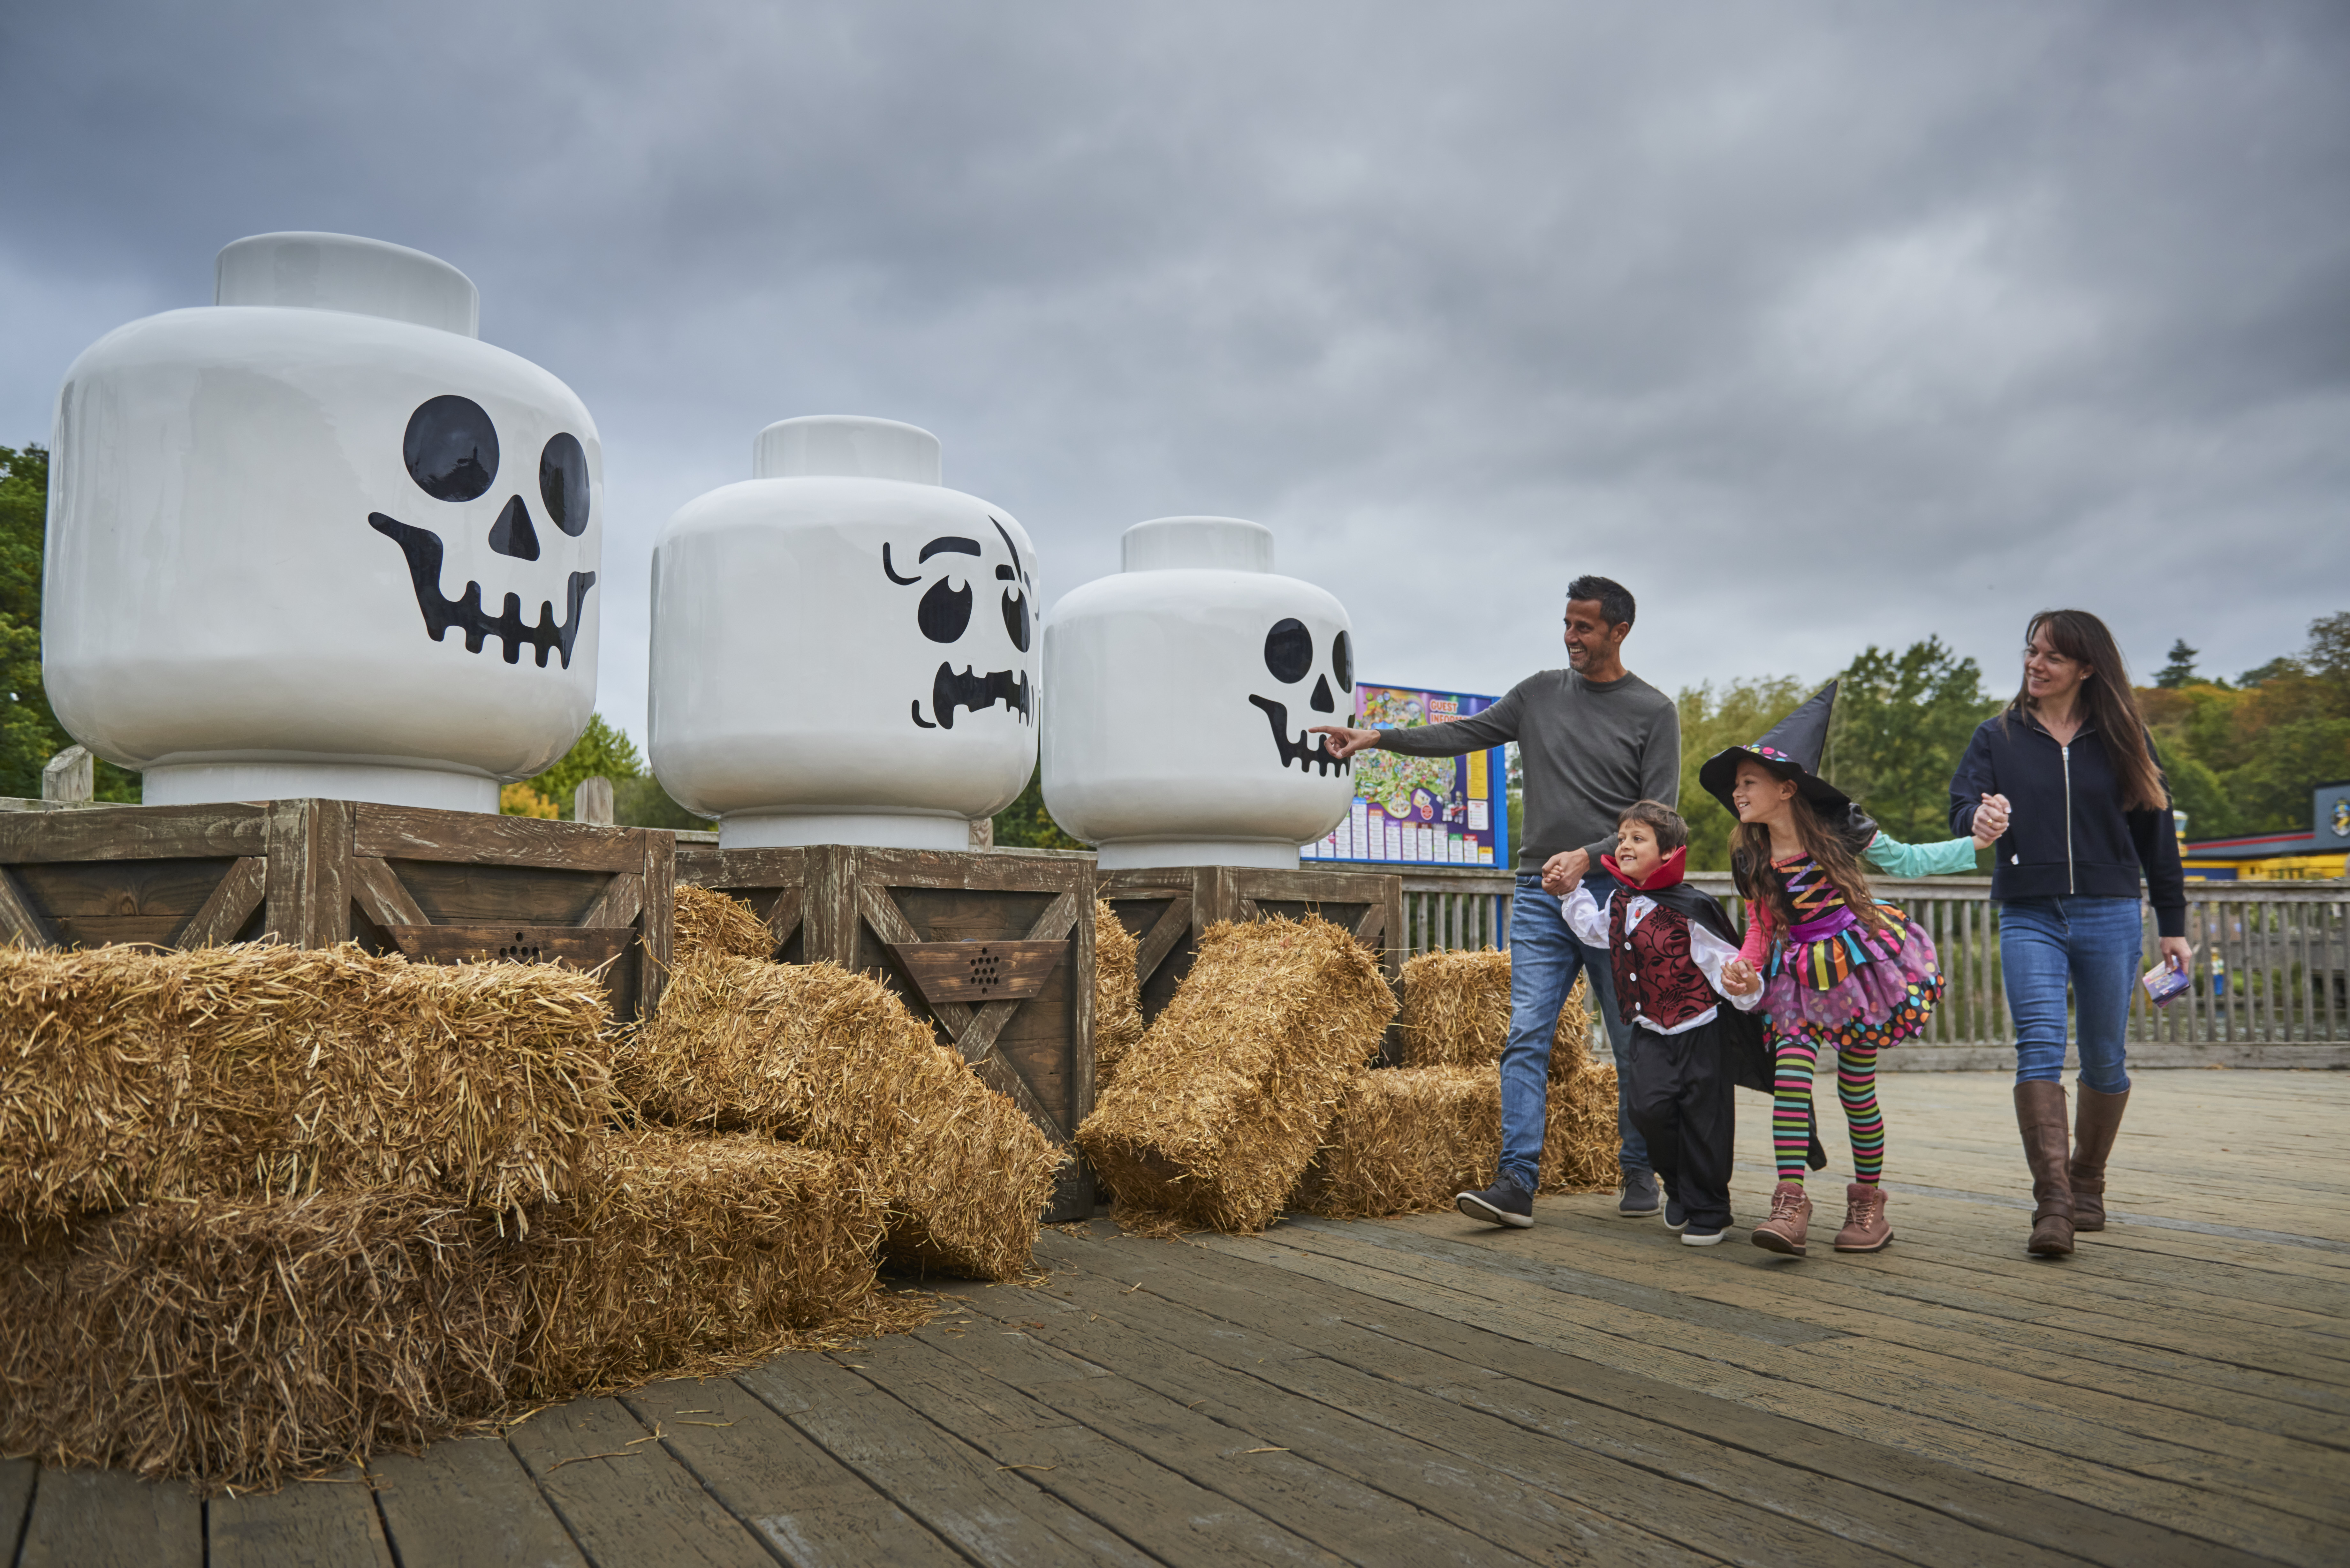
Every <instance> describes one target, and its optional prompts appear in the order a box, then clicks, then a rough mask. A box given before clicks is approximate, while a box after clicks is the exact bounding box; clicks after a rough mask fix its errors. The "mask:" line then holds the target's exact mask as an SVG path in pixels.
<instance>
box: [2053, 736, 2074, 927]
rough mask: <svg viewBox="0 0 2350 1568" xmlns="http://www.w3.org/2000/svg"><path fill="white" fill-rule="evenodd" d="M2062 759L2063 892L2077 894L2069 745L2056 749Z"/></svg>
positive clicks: (2071, 765) (2071, 760)
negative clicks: (2074, 868) (2074, 872)
mask: <svg viewBox="0 0 2350 1568" xmlns="http://www.w3.org/2000/svg"><path fill="white" fill-rule="evenodd" d="M2056 750H2057V752H2058V753H2060V754H2061V755H2062V756H2063V757H2064V891H2065V892H2066V893H2067V894H2073V893H2078V892H2079V891H2080V888H2076V887H2074V884H2073V748H2072V746H2071V745H2070V744H2066V745H2062V746H2059V747H2057V748H2056Z"/></svg>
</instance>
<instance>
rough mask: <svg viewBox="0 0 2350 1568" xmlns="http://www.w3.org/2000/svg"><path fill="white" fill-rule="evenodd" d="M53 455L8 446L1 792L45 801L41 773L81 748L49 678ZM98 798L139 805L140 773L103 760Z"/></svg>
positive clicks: (4, 455)
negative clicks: (44, 582)
mask: <svg viewBox="0 0 2350 1568" xmlns="http://www.w3.org/2000/svg"><path fill="white" fill-rule="evenodd" d="M48 513H49V454H48V453H47V452H45V451H43V450H42V449H41V448H39V447H37V446H26V448H25V449H24V450H23V451H21V452H19V451H16V450H15V449H13V448H10V447H5V446H0V695H5V699H6V702H7V706H6V708H5V711H0V794H8V795H17V796H37V795H39V794H40V793H41V769H42V768H43V767H44V766H46V765H47V763H48V760H49V759H50V758H51V757H53V756H55V755H57V753H59V752H61V751H64V750H65V749H66V748H67V747H68V746H70V745H72V744H73V740H72V738H71V737H70V736H68V734H67V733H66V732H65V727H64V726H63V725H61V724H59V723H58V722H57V712H56V711H55V710H54V709H52V708H51V707H50V706H49V692H48V688H47V685H46V684H44V682H43V680H42V678H41V552H42V548H43V544H44V541H45V540H46V538H47V532H48ZM97 785H98V790H97V793H98V798H99V799H100V800H110V801H136V800H137V799H138V798H139V775H138V774H134V773H131V772H129V771H128V770H126V769H123V768H118V767H116V766H115V765H114V764H113V763H109V762H106V761H104V760H100V761H99V764H98V774H97Z"/></svg>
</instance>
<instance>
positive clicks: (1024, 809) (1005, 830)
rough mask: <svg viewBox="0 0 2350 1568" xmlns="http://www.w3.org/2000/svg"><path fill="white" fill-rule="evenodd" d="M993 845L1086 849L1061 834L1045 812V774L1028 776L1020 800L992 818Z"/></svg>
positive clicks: (1038, 771) (1057, 824)
mask: <svg viewBox="0 0 2350 1568" xmlns="http://www.w3.org/2000/svg"><path fill="white" fill-rule="evenodd" d="M995 842H996V844H997V845H998V846H1001V847H1003V848H1007V849H1015V848H1016V849H1083V848H1084V847H1085V846H1084V845H1083V844H1081V843H1079V842H1078V841H1077V840H1076V839H1074V838H1072V837H1070V836H1068V835H1067V834H1066V833H1064V832H1062V831H1061V825H1060V824H1059V823H1057V822H1055V821H1054V820H1053V814H1052V813H1051V812H1048V811H1046V810H1045V773H1044V769H1043V768H1042V767H1039V768H1038V769H1037V771H1036V772H1035V773H1033V774H1029V775H1028V787H1027V788H1026V789H1024V790H1022V791H1021V792H1020V798H1019V799H1017V800H1015V801H1014V802H1013V803H1012V804H1011V805H1007V806H1005V807H1004V808H1003V810H1002V811H999V812H997V813H996V814H995Z"/></svg>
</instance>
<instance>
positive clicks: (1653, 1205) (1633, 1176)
mask: <svg viewBox="0 0 2350 1568" xmlns="http://www.w3.org/2000/svg"><path fill="white" fill-rule="evenodd" d="M1659 1206H1660V1199H1659V1194H1658V1191H1657V1173H1656V1172H1655V1171H1653V1170H1634V1171H1627V1172H1626V1173H1625V1177H1624V1201H1623V1202H1621V1203H1618V1204H1617V1205H1616V1212H1617V1213H1618V1214H1621V1215H1622V1216H1624V1218H1625V1219H1627V1220H1646V1219H1647V1218H1648V1216H1650V1215H1651V1214H1654V1213H1655V1212H1656V1211H1657V1210H1658V1208H1659Z"/></svg>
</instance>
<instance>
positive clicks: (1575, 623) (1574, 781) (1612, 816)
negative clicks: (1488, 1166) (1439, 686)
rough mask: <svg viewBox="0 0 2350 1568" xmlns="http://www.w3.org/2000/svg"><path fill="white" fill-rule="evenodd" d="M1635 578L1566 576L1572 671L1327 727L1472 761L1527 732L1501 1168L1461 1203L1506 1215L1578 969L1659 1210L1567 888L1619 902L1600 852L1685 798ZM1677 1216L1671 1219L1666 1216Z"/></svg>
mask: <svg viewBox="0 0 2350 1568" xmlns="http://www.w3.org/2000/svg"><path fill="white" fill-rule="evenodd" d="M1634 609H1635V606H1634V604H1633V600H1632V596H1631V594H1630V593H1629V592H1627V590H1626V589H1625V588H1624V587H1623V585H1621V584H1620V583H1617V582H1614V581H1611V580H1610V579H1608V578H1607V577H1593V576H1582V577H1577V578H1575V581H1574V582H1572V583H1570V584H1569V585H1567V590H1566V660H1567V665H1568V668H1566V669H1565V670H1544V671H1543V672H1542V673H1541V674H1539V675H1531V676H1528V677H1527V678H1526V679H1525V680H1521V681H1519V682H1518V683H1517V685H1515V686H1513V687H1512V688H1511V689H1510V692H1509V695H1507V696H1506V697H1503V699H1502V700H1501V701H1498V702H1496V703H1494V704H1493V705H1492V707H1491V708H1488V709H1486V710H1485V711H1483V712H1482V713H1479V714H1477V715H1475V716H1474V717H1472V718H1468V719H1461V720H1456V721H1454V722H1451V723H1446V724H1428V725H1422V726H1419V727H1418V728H1414V729H1409V730H1350V729H1337V728H1332V727H1328V726H1317V727H1316V732H1317V733H1319V734H1323V735H1326V736H1328V737H1329V746H1330V751H1331V753H1332V754H1334V755H1336V756H1337V757H1340V758H1346V757H1350V756H1352V755H1354V754H1355V753H1357V752H1360V751H1365V750H1368V749H1370V748H1372V747H1378V748H1379V749H1381V750H1383V751H1390V752H1401V753H1406V754H1407V755H1410V756H1421V757H1447V756H1459V755H1461V753H1465V752H1475V751H1482V750H1484V749H1486V748H1487V747H1490V746H1498V745H1501V744H1503V742H1509V741H1515V742H1517V743H1518V759H1519V765H1520V767H1521V768H1522V769H1523V773H1524V776H1525V832H1524V835H1523V838H1524V842H1523V844H1521V845H1520V846H1519V848H1518V876H1517V896H1516V898H1514V899H1513V900H1512V909H1511V915H1510V1037H1509V1043H1508V1044H1507V1045H1506V1046H1504V1047H1503V1053H1502V1168H1501V1173H1500V1176H1499V1177H1498V1179H1496V1180H1495V1182H1494V1184H1493V1186H1492V1187H1491V1188H1489V1189H1486V1190H1485V1191H1483V1192H1464V1193H1462V1194H1461V1212H1462V1213H1464V1214H1469V1215H1471V1216H1473V1217H1475V1218H1477V1219H1480V1220H1491V1221H1492V1222H1494V1223H1496V1224H1501V1225H1513V1226H1520V1227H1523V1226H1527V1225H1532V1224H1533V1223H1534V1187H1535V1185H1536V1181H1537V1177H1538V1172H1539V1169H1540V1167H1541V1163H1542V1146H1543V1124H1544V1108H1545V1106H1546V1103H1547V1099H1548V1095H1549V1088H1550V1046H1551V1035H1552V1033H1554V1032H1555V1030H1556V1028H1557V1027H1558V1014H1559V1010H1560V1009H1561V1008H1562V1007H1564V1006H1565V1003H1566V995H1567V992H1569V991H1571V990H1573V989H1574V986H1575V976H1576V974H1578V973H1586V974H1588V975H1589V976H1590V978H1591V993H1592V995H1593V996H1595V997H1596V998H1597V999H1598V1002H1599V1010H1600V1014H1601V1016H1602V1018H1603V1019H1604V1020H1605V1021H1606V1023H1607V1039H1608V1043H1609V1044H1611V1045H1613V1046H1614V1047H1615V1052H1616V1082H1617V1100H1616V1122H1617V1131H1618V1134H1619V1136H1620V1137H1622V1139H1623V1153H1622V1163H1623V1168H1624V1199H1623V1203H1622V1212H1623V1213H1625V1214H1627V1215H1628V1216H1633V1217H1636V1218H1642V1219H1645V1218H1646V1217H1648V1215H1651V1214H1654V1213H1655V1212H1656V1211H1657V1209H1658V1193H1657V1179H1656V1177H1655V1175H1654V1174H1653V1173H1652V1172H1651V1170H1650V1168H1649V1165H1648V1147H1647V1146H1646V1145H1645V1144H1644V1143H1642V1141H1641V1139H1640V1135H1639V1133H1638V1131H1637V1130H1636V1129H1635V1128H1634V1127H1633V1126H1632V1121H1631V1118H1630V1116H1627V1115H1626V1114H1625V1110H1624V1098H1623V1085H1625V1084H1627V1082H1628V1081H1629V1080H1630V1077H1631V1059H1630V1058H1631V1044H1632V1031H1631V1029H1630V1028H1629V1027H1628V1026H1627V1025H1626V1024H1625V1023H1624V1021H1623V1020H1622V1018H1620V1017H1619V1016H1617V1011H1616V989H1615V984H1614V982H1613V981H1612V980H1611V979H1610V977H1609V973H1608V967H1607V954H1606V953H1605V952H1603V951H1598V950H1590V949H1586V947H1584V945H1583V944H1582V943H1581V942H1579V941H1577V940H1575V934H1574V933H1573V932H1572V931H1570V930H1568V929H1567V927H1566V922H1565V919H1561V918H1560V915H1559V904H1558V901H1559V899H1560V898H1564V897H1565V895H1567V894H1568V893H1571V892H1573V891H1574V890H1575V888H1576V886H1577V885H1578V884H1582V883H1586V882H1587V883H1589V884H1590V885H1591V892H1592V896H1593V897H1594V898H1600V899H1603V900H1604V899H1605V898H1607V894H1608V892H1609V891H1610V890H1611V889H1612V888H1614V887H1615V885H1616V884H1615V880H1614V878H1613V877H1609V876H1608V874H1607V871H1606V870H1605V869H1604V868H1602V867H1601V866H1600V864H1599V857H1601V856H1603V855H1612V854H1614V853H1615V852H1616V821H1617V816H1618V815H1619V814H1621V813H1622V811H1623V810H1624V808H1625V807H1626V806H1628V805H1631V804H1632V803H1633V802H1634V801H1638V800H1655V801H1662V802H1663V803H1664V804H1665V805H1673V806H1678V805H1679V803H1680V774H1681V725H1680V713H1679V710H1677V709H1676V708H1675V707H1674V706H1673V701H1672V699H1671V698H1669V697H1668V696H1666V695H1665V694H1664V693H1663V692H1661V691H1658V690H1657V689H1656V688H1655V687H1653V686H1651V685H1649V684H1648V682H1647V681H1645V680H1641V679H1640V678H1639V677H1638V676H1637V675H1634V674H1631V673H1630V672H1629V671H1627V670H1625V668H1624V662H1623V659H1622V657H1621V650H1622V649H1623V646H1624V639H1625V638H1626V637H1627V636H1628V635H1630V633H1631V630H1632V617H1633V612H1634ZM1668 1222H1670V1217H1668Z"/></svg>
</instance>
